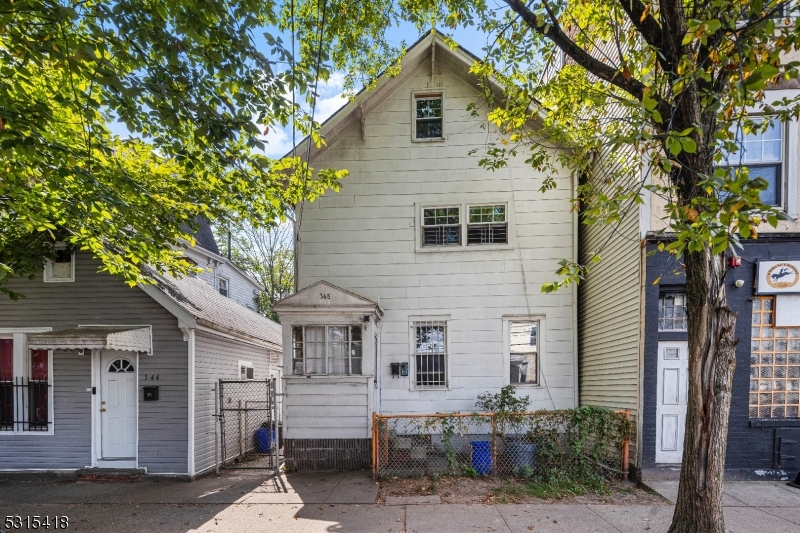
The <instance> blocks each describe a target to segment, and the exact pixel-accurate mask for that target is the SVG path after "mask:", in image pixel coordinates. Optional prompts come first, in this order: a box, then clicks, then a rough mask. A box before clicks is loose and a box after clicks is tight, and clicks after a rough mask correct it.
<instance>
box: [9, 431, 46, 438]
mask: <svg viewBox="0 0 800 533" xmlns="http://www.w3.org/2000/svg"><path fill="white" fill-rule="evenodd" d="M11 435H13V436H22V435H36V436H40V437H47V436H50V437H52V436H53V435H55V433H54V432H53V431H0V437H5V436H11Z"/></svg>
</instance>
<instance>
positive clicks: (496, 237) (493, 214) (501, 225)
mask: <svg viewBox="0 0 800 533" xmlns="http://www.w3.org/2000/svg"><path fill="white" fill-rule="evenodd" d="M507 243H508V223H507V222H506V206H505V205H480V206H470V207H469V223H468V224H467V244H507Z"/></svg>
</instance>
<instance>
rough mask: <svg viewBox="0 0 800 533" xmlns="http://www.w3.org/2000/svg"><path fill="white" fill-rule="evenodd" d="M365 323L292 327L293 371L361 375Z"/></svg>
mask: <svg viewBox="0 0 800 533" xmlns="http://www.w3.org/2000/svg"><path fill="white" fill-rule="evenodd" d="M362 353H363V352H362V345H361V326H360V325H359V326H295V327H293V328H292V374H294V375H296V376H298V375H308V374H322V375H325V374H327V375H356V376H360V375H361V360H362Z"/></svg>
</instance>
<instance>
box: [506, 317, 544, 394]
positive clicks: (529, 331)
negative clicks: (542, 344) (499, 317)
mask: <svg viewBox="0 0 800 533" xmlns="http://www.w3.org/2000/svg"><path fill="white" fill-rule="evenodd" d="M508 333H509V347H510V352H511V354H510V361H511V368H510V376H509V381H510V382H511V383H512V384H515V383H528V384H532V385H536V384H537V383H538V382H539V368H538V362H539V321H538V320H526V321H520V322H509V323H508Z"/></svg>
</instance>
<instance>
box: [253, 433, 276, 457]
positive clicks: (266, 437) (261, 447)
mask: <svg viewBox="0 0 800 533" xmlns="http://www.w3.org/2000/svg"><path fill="white" fill-rule="evenodd" d="M254 439H255V441H256V449H257V450H258V452H259V453H269V451H270V448H272V441H273V440H274V439H275V430H274V429H273V430H272V431H271V432H270V430H268V429H267V428H259V429H257V430H256V434H255V436H254Z"/></svg>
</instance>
